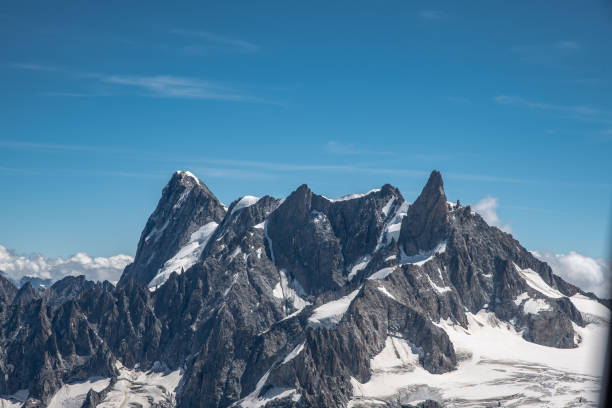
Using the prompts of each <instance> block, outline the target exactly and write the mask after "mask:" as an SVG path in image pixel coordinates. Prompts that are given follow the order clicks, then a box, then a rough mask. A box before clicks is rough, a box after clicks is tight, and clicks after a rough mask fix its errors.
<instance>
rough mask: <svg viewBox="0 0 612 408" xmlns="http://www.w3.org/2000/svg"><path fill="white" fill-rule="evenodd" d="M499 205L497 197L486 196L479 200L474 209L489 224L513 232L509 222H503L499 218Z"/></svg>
mask: <svg viewBox="0 0 612 408" xmlns="http://www.w3.org/2000/svg"><path fill="white" fill-rule="evenodd" d="M497 207H499V203H498V200H497V198H495V197H491V196H486V197H485V198H483V199H482V200H480V201H479V202H477V203H476V204H475V205H474V207H472V208H474V211H476V212H477V213H478V214H480V216H481V217H482V218H483V219H484V220H485V221H486V222H487V224H489V225H493V226H495V227H498V228H499V229H500V230H502V231H504V232H507V233H511V232H512V228H511V227H510V225H508V224H503V225H502V223H501V222H500V220H499V215H497Z"/></svg>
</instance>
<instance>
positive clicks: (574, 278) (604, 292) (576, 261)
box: [531, 251, 611, 298]
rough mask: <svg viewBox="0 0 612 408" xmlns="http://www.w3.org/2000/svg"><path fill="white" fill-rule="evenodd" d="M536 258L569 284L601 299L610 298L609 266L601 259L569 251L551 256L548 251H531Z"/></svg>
mask: <svg viewBox="0 0 612 408" xmlns="http://www.w3.org/2000/svg"><path fill="white" fill-rule="evenodd" d="M531 253H532V254H533V255H534V256H535V257H536V258H538V259H540V260H542V261H544V262H546V263H547V264H549V265H550V267H551V268H552V270H553V272H554V273H555V274H557V275H559V276H560V277H562V278H563V279H565V280H566V281H568V282H569V283H571V284H573V285H576V286H578V287H579V288H580V289H582V290H585V291H587V292H593V293H595V294H596V295H597V296H599V297H602V298H610V277H611V276H610V265H609V264H608V262H606V261H605V260H604V259H602V258H591V257H588V256H586V255H582V254H579V253H577V252H574V251H570V253H568V254H553V253H552V252H548V251H532V252H531Z"/></svg>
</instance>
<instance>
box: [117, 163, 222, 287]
mask: <svg viewBox="0 0 612 408" xmlns="http://www.w3.org/2000/svg"><path fill="white" fill-rule="evenodd" d="M225 213H226V209H225V207H224V206H223V204H221V202H219V200H218V199H217V197H215V195H214V194H213V193H212V192H211V191H210V190H209V189H208V187H207V186H206V185H205V184H204V183H202V182H201V181H200V180H199V179H198V178H197V177H196V176H194V175H193V174H192V173H190V172H188V171H177V172H175V173H174V174H173V175H172V177H171V179H170V181H169V182H168V184H167V185H166V186H165V187H164V189H163V191H162V196H161V198H160V200H159V202H158V204H157V208H156V209H155V211H154V212H153V214H151V216H150V217H149V220H148V221H147V224H146V226H145V228H144V230H143V232H142V235H141V237H140V241H139V242H138V248H137V251H136V257H135V258H134V263H132V264H131V265H128V266H127V267H126V269H125V271H124V272H123V275H122V276H121V279H120V281H119V283H120V284H124V283H126V282H127V281H128V280H129V279H130V278H132V279H134V280H135V281H136V282H138V283H140V284H145V285H146V284H148V283H149V282H150V281H151V279H153V277H155V276H156V274H157V272H158V271H159V270H160V269H161V268H162V267H163V265H164V263H165V262H166V261H168V260H170V259H171V258H172V257H173V256H174V255H176V253H177V252H178V251H179V249H180V248H181V247H183V246H184V245H185V244H186V243H188V242H190V241H191V239H192V234H194V233H195V232H196V231H198V230H199V229H200V228H201V227H203V226H204V225H207V224H209V223H215V224H219V223H220V222H221V221H222V220H223V218H224V217H225Z"/></svg>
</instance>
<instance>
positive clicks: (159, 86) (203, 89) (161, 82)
mask: <svg viewBox="0 0 612 408" xmlns="http://www.w3.org/2000/svg"><path fill="white" fill-rule="evenodd" d="M93 76H94V77H96V78H97V79H98V80H100V81H101V82H105V83H108V84H113V85H119V86H123V87H130V88H135V89H140V90H142V91H146V94H147V95H149V96H157V97H163V98H187V99H216V100H226V101H254V100H255V98H253V97H250V96H248V95H245V94H242V93H240V92H238V91H236V90H234V89H231V88H228V87H226V86H223V85H221V84H219V83H216V82H214V81H206V80H202V79H198V78H187V77H180V76H172V75H157V76H138V75H98V74H96V75H93Z"/></svg>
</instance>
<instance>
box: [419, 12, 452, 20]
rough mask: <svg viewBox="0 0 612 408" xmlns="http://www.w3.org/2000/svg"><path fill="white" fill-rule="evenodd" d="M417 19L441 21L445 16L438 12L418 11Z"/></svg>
mask: <svg viewBox="0 0 612 408" xmlns="http://www.w3.org/2000/svg"><path fill="white" fill-rule="evenodd" d="M419 17H420V18H421V19H423V20H442V19H444V18H445V17H446V15H445V14H444V13H442V12H441V11H438V10H420V11H419Z"/></svg>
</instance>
